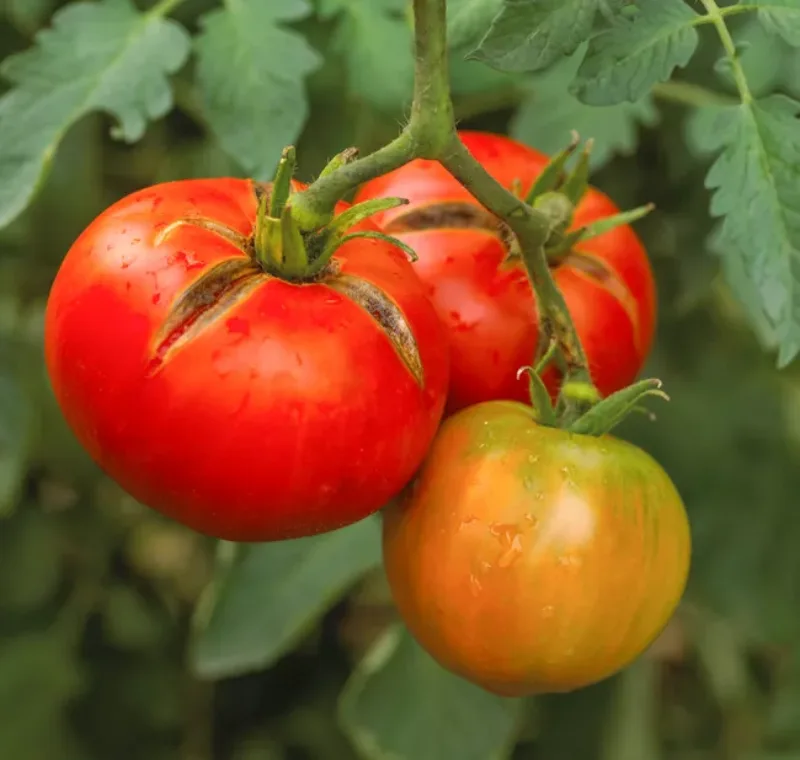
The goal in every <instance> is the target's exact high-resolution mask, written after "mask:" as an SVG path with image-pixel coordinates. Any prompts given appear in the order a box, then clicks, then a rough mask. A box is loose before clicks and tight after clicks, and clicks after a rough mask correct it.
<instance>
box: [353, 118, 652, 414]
mask: <svg viewBox="0 0 800 760" xmlns="http://www.w3.org/2000/svg"><path fill="white" fill-rule="evenodd" d="M459 134H460V136H461V139H462V141H463V142H464V144H465V146H466V147H467V149H468V150H469V151H470V153H471V154H472V155H473V156H474V157H475V158H476V160H478V161H479V162H480V163H481V164H482V165H483V167H484V168H485V169H486V170H487V171H488V172H489V173H490V174H491V175H492V176H493V177H494V178H495V179H496V180H498V181H499V182H500V183H501V184H503V185H504V186H506V187H507V188H509V189H511V188H512V186H513V185H514V183H515V181H520V182H521V186H522V188H523V189H524V190H525V191H527V189H528V188H529V187H530V186H531V185H532V184H533V181H534V180H535V179H536V177H537V176H538V175H539V174H540V173H541V171H542V170H543V169H544V167H545V166H546V165H547V162H548V158H547V156H545V155H544V154H542V153H539V152H538V151H536V150H534V149H532V148H529V147H527V146H525V145H522V144H521V143H518V142H516V141H514V140H511V139H509V138H507V137H504V136H502V135H495V134H488V133H483V132H469V131H464V132H460V133H459ZM391 196H399V197H403V198H408V199H409V201H410V203H409V205H407V206H402V207H398V208H395V209H390V210H388V211H386V212H383V213H381V214H378V215H376V216H375V217H374V221H375V222H376V223H378V224H379V225H380V226H381V227H382V228H383V229H384V230H385V231H386V232H387V233H388V234H391V235H393V236H395V237H398V238H400V239H401V240H403V241H404V242H406V243H407V244H408V245H410V246H411V247H412V248H414V249H415V251H416V253H417V255H418V257H419V260H418V261H417V262H416V263H415V264H414V266H415V269H416V271H417V273H418V274H419V275H420V277H421V278H422V280H423V281H424V282H425V283H426V285H427V286H428V293H429V295H430V297H431V299H432V300H433V302H434V304H435V306H436V307H437V310H438V312H439V315H440V317H441V319H442V321H443V322H444V324H445V327H446V330H447V334H448V336H449V339H450V349H451V380H450V391H449V398H448V402H447V408H448V411H449V412H454V411H457V410H459V409H462V408H464V407H466V406H470V405H471V404H476V403H480V402H482V401H490V400H495V399H508V400H517V401H525V400H527V393H528V386H527V379H526V378H525V377H517V372H518V370H519V369H520V368H521V367H523V366H527V365H530V364H531V362H532V359H533V355H534V352H535V350H536V344H537V340H538V332H539V327H538V314H537V310H536V305H535V300H534V297H533V293H532V292H531V289H530V286H529V284H528V280H527V275H526V273H525V269H524V265H523V263H522V261H521V260H520V259H518V258H516V259H514V258H512V259H509V257H508V254H509V245H508V233H507V232H504V230H503V229H502V225H500V224H499V222H498V220H497V219H495V218H494V217H492V216H491V215H490V214H488V212H486V210H485V209H483V208H482V207H481V206H480V204H479V203H478V201H477V200H476V199H475V198H474V197H473V196H472V195H471V194H470V193H469V191H468V190H467V189H466V188H465V187H463V186H462V185H461V184H460V183H459V182H458V181H457V180H456V179H455V178H454V177H453V176H452V175H451V174H450V173H449V172H448V171H447V170H446V169H444V167H442V166H441V164H439V163H438V162H435V161H423V160H417V161H413V162H411V163H410V164H407V165H406V166H404V167H401V168H400V169H397V170H396V171H394V172H391V173H389V174H387V175H385V176H383V177H379V178H378V179H375V180H372V181H371V182H368V183H366V184H365V185H364V186H363V187H362V188H361V190H360V191H359V193H358V195H357V196H356V201H357V202H360V201H364V200H368V199H372V198H380V197H391ZM618 211H619V209H618V208H617V207H616V206H615V205H614V203H613V202H612V201H611V200H610V199H609V198H608V197H607V196H605V195H604V194H603V193H601V192H600V191H599V190H596V189H594V188H590V189H589V190H588V192H587V193H586V194H585V196H584V197H583V199H582V200H581V202H580V203H579V204H578V206H577V209H576V212H575V215H574V218H573V224H572V228H573V229H575V228H578V227H581V226H583V225H586V224H588V223H591V222H593V221H596V220H598V219H602V218H605V217H608V216H612V215H614V214H616V213H618ZM552 271H553V276H554V279H555V281H556V284H557V285H558V287H559V289H560V290H561V292H562V293H563V295H564V299H565V301H566V304H567V307H568V309H569V311H570V314H571V316H572V319H573V322H574V324H575V328H576V330H577V332H578V335H579V337H580V339H581V342H582V344H583V346H584V348H585V350H586V354H587V357H588V360H589V369H590V371H591V374H592V379H593V381H594V383H595V385H596V386H597V388H598V390H599V391H600V393H601V394H602V395H603V396H608V395H610V394H611V393H613V392H614V391H617V390H620V389H621V388H624V387H625V386H627V385H629V384H630V383H631V382H632V381H633V380H634V379H635V378H636V376H637V374H638V373H639V371H640V370H641V368H642V366H643V365H644V362H645V360H646V358H647V356H648V354H649V351H650V348H651V345H652V342H653V337H654V332H655V323H656V290H655V281H654V279H653V275H652V271H651V268H650V264H649V261H648V258H647V254H646V252H645V250H644V248H643V246H642V244H641V242H640V241H639V239H638V237H637V236H636V233H635V232H634V231H633V230H632V229H631V227H630V226H622V227H617V228H615V229H612V230H610V231H608V232H606V233H604V234H602V235H598V236H597V237H595V238H592V239H591V240H588V241H585V242H583V243H579V244H577V245H576V246H575V247H574V249H573V250H572V252H570V254H569V255H568V256H567V257H566V258H565V259H564V260H563V261H561V262H560V263H559V264H557V265H555V266H554V267H553V270H552ZM543 379H544V380H545V383H546V385H547V386H548V388H549V389H550V391H551V393H552V394H553V395H554V396H555V395H556V394H557V391H558V387H559V384H560V379H559V377H558V375H557V373H556V371H555V369H554V368H549V369H548V371H547V372H546V373H545V375H544V378H543Z"/></svg>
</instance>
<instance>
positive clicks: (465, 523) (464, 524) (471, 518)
mask: <svg viewBox="0 0 800 760" xmlns="http://www.w3.org/2000/svg"><path fill="white" fill-rule="evenodd" d="M476 522H479V521H478V518H477V517H475V515H470V516H469V517H467V518H466V519H464V520H462V521H461V524H460V525H459V526H458V529H459V530H463V529H464V528H466V527H467V526H468V525H474V524H475V523H476Z"/></svg>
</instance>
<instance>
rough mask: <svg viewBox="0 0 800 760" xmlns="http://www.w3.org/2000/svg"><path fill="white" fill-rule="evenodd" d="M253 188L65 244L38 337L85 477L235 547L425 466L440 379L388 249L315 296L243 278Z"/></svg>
mask: <svg viewBox="0 0 800 760" xmlns="http://www.w3.org/2000/svg"><path fill="white" fill-rule="evenodd" d="M295 186H296V187H297V186H298V185H295ZM259 187H260V186H258V185H256V184H255V183H253V182H251V181H248V180H238V179H213V180H186V181H179V182H172V183H165V184H161V185H156V186H154V187H150V188H147V189H145V190H142V191H140V192H136V193H133V194H132V195H130V196H128V197H126V198H124V199H122V200H121V201H119V202H118V203H116V204H115V205H114V206H112V207H111V208H109V209H108V210H106V211H105V212H103V213H102V214H101V215H100V216H99V217H97V218H96V219H95V220H94V221H93V222H92V223H91V224H90V225H89V227H88V228H87V229H86V230H85V231H84V232H83V233H82V235H81V236H80V237H79V238H78V240H77V241H76V242H75V244H74V245H73V247H72V248H71V249H70V251H69V253H68V254H67V256H66V258H65V260H64V262H63V264H62V266H61V268H60V270H59V272H58V274H57V276H56V279H55V281H54V284H53V286H52V290H51V293H50V297H49V300H48V305H47V312H46V325H45V337H46V347H45V350H46V362H47V368H48V372H49V375H50V378H51V383H52V386H53V389H54V392H55V396H56V398H57V400H58V402H59V405H60V407H61V409H62V411H63V413H64V415H65V417H66V419H67V421H68V423H69V424H70V426H71V428H72V429H73V431H74V432H75V434H76V436H77V438H78V440H79V441H80V442H81V443H82V444H83V446H84V447H85V448H86V449H87V450H88V451H89V453H90V454H91V456H92V457H93V458H94V459H95V460H96V461H97V463H98V464H99V465H100V466H101V467H102V468H103V469H104V470H105V471H106V472H107V473H108V474H109V475H110V476H111V477H112V478H114V479H115V480H116V481H117V482H118V483H119V484H120V485H121V486H122V487H123V488H124V489H125V490H126V491H128V492H129V493H130V494H131V495H132V496H134V498H136V499H137V500H139V501H141V502H142V503H144V504H146V505H148V506H150V507H153V508H155V509H157V510H159V511H161V512H163V513H164V514H166V515H169V516H171V517H172V518H174V519H175V520H177V521H179V522H181V523H183V524H185V525H187V526H189V527H191V528H193V529H195V530H197V531H199V532H201V533H205V534H208V535H211V536H215V537H217V538H223V539H228V540H235V541H270V540H279V539H287V538H295V537H300V536H305V535H312V534H315V533H320V532H325V531H328V530H334V529H336V528H339V527H342V526H344V525H347V524H350V523H352V522H355V521H358V520H360V519H362V518H364V517H366V516H368V515H369V514H371V513H372V512H374V511H376V510H378V509H379V508H380V507H382V506H383V504H385V502H386V501H387V500H389V499H390V498H391V497H392V496H394V495H395V494H396V493H397V492H398V491H399V490H400V489H401V488H402V487H403V486H404V485H405V483H407V481H408V480H409V479H410V478H411V476H412V475H413V473H414V471H415V470H416V469H417V467H418V466H419V464H420V462H421V461H422V459H423V457H424V455H425V451H426V450H427V447H428V445H429V444H430V441H431V439H432V438H433V436H434V434H435V430H436V428H437V426H438V424H439V421H440V419H441V415H442V411H443V407H444V402H445V394H446V389H447V383H448V369H449V368H448V357H447V349H446V342H445V337H444V335H443V331H442V326H441V323H440V322H439V320H438V318H437V316H436V313H435V311H434V309H433V307H432V306H431V304H430V302H429V301H428V299H427V297H426V295H425V293H424V289H423V287H422V285H421V283H420V282H419V280H418V278H417V277H416V276H415V274H414V272H413V269H412V268H411V265H410V264H409V262H408V261H407V259H406V257H405V254H404V253H403V252H402V251H400V250H399V249H398V248H396V247H395V246H392V245H391V244H389V243H387V242H384V241H378V240H367V239H355V240H351V241H348V242H346V243H344V244H343V245H342V246H341V247H340V248H339V249H338V251H337V252H336V254H335V255H334V258H333V261H332V263H331V265H330V267H329V268H328V269H327V270H326V272H325V273H324V274H323V275H322V276H321V277H320V278H319V279H318V280H317V281H313V282H305V283H292V282H288V281H284V280H282V279H279V278H277V277H273V276H270V275H268V274H266V273H265V272H264V271H263V270H262V269H260V268H259V267H258V266H257V265H256V264H255V262H254V261H253V260H252V259H251V257H250V256H249V255H248V253H247V247H248V245H250V243H251V241H249V238H250V236H251V235H252V233H253V229H254V224H255V219H256V215H257V209H258V197H257V192H256V191H257V190H258V189H259ZM345 207H346V205H345V204H342V206H341V207H340V209H339V211H341V210H342V209H343V208H345ZM358 228H359V229H375V228H374V226H372V225H371V223H369V222H363V223H361V224H360V225H359V226H358Z"/></svg>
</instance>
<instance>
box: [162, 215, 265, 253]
mask: <svg viewBox="0 0 800 760" xmlns="http://www.w3.org/2000/svg"><path fill="white" fill-rule="evenodd" d="M186 226H191V227H199V228H200V229H203V230H208V231H209V232H212V233H213V234H215V235H217V236H218V237H221V238H223V239H224V240H227V241H228V242H229V243H231V244H232V245H233V246H235V247H236V248H238V249H239V250H240V251H241V252H242V253H244V254H246V255H247V256H251V255H252V249H253V241H252V238H250V237H247V236H245V235H242V233H241V232H239V231H238V230H235V229H233V227H230V226H229V225H227V224H222V222H215V221H214V220H213V219H208V218H206V217H204V216H197V217H193V216H184V217H181V218H180V219H176V220H175V221H174V222H170V223H169V224H168V225H166V226H165V227H163V228H162V229H161V230H159V231H158V233H157V234H156V236H155V239H154V243H155V245H156V246H159V245H161V244H162V243H163V242H164V241H165V240H166V239H167V238H169V237H170V236H171V235H172V234H173V233H174V232H175V231H176V230H178V229H180V228H181V227H186Z"/></svg>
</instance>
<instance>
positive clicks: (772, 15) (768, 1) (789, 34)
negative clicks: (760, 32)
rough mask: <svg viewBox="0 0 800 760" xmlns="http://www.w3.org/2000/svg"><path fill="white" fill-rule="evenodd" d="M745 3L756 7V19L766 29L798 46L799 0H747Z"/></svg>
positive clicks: (799, 32)
mask: <svg viewBox="0 0 800 760" xmlns="http://www.w3.org/2000/svg"><path fill="white" fill-rule="evenodd" d="M747 4H748V5H751V6H755V7H756V8H758V12H757V17H758V20H759V21H760V22H761V23H762V24H763V26H764V28H765V29H766V30H767V31H769V32H774V33H776V34H779V35H781V37H783V39H785V40H786V42H788V43H789V44H790V45H793V46H794V47H800V0H748V3H747Z"/></svg>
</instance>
